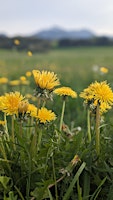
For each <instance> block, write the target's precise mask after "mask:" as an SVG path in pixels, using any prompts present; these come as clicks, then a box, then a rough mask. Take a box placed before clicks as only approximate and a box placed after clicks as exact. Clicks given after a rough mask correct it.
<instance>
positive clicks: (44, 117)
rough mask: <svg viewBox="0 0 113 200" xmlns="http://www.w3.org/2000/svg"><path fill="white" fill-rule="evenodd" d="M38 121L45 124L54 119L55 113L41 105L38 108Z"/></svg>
mask: <svg viewBox="0 0 113 200" xmlns="http://www.w3.org/2000/svg"><path fill="white" fill-rule="evenodd" d="M37 118H38V119H39V121H40V123H43V124H45V123H46V122H50V121H53V120H55V119H56V115H55V113H54V112H52V111H51V110H47V109H46V108H44V107H42V108H41V109H39V110H38V116H37Z"/></svg>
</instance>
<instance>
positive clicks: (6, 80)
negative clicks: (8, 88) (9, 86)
mask: <svg viewBox="0 0 113 200" xmlns="http://www.w3.org/2000/svg"><path fill="white" fill-rule="evenodd" d="M6 83H8V78H6V77H2V78H0V84H6Z"/></svg>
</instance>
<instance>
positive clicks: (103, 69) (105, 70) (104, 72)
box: [100, 67, 108, 74]
mask: <svg viewBox="0 0 113 200" xmlns="http://www.w3.org/2000/svg"><path fill="white" fill-rule="evenodd" d="M100 71H101V72H102V73H103V74H106V73H108V69H107V68H106V67H101V68H100Z"/></svg>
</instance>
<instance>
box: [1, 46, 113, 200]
mask: <svg viewBox="0 0 113 200" xmlns="http://www.w3.org/2000/svg"><path fill="white" fill-rule="evenodd" d="M102 68H105V69H107V72H106V71H102V70H101V69H102ZM33 70H39V71H40V73H42V71H43V70H44V71H47V72H48V71H50V72H54V73H55V74H57V77H58V78H59V80H60V84H61V85H60V86H59V87H63V86H65V87H70V88H71V89H72V90H73V91H75V92H76V93H77V97H76V98H71V97H73V95H72V94H71V95H70V94H69V95H64V96H63V95H62V96H63V97H64V99H63V101H62V98H61V97H59V95H58V96H57V95H55V94H54V95H53V101H49V100H47V102H46V100H45V99H46V98H47V99H49V97H48V96H49V95H50V91H49V93H48V90H49V89H48V88H47V91H45V90H44V91H43V92H46V93H43V95H45V96H43V98H41V96H39V94H40V95H42V89H43V88H41V90H39V88H38V89H36V90H35V98H31V97H30V98H29V99H28V101H29V102H30V103H32V104H34V105H35V106H36V107H38V109H40V110H41V107H42V108H44V107H45V105H47V108H49V109H50V110H52V111H53V112H54V113H55V114H56V116H57V118H56V120H55V122H51V123H50V124H49V123H47V125H46V123H45V122H40V118H39V117H38V118H36V119H38V120H36V119H34V116H30V114H29V113H28V111H27V110H26V109H27V106H28V105H27V106H25V105H26V104H27V102H24V103H25V105H23V104H22V105H21V106H23V107H21V109H20V107H19V108H18V112H19V109H20V110H21V111H22V113H21V112H20V113H18V115H17V113H16V115H15V114H14V115H15V116H16V117H14V116H13V115H12V114H11V116H10V114H7V113H5V112H6V110H5V109H6V108H5V109H4V110H2V103H1V104H0V109H1V113H0V114H1V115H0V120H1V121H0V122H1V124H0V129H1V135H0V137H1V138H0V143H1V148H0V169H1V173H0V199H3V200H19V199H20V200H33V199H36V200H42V199H44V200H45V199H50V200H68V199H69V200H94V199H95V200H96V199H97V200H112V196H113V191H112V187H113V158H112V153H113V147H112V144H113V135H112V127H113V119H112V116H113V109H112V108H111V109H109V106H108V103H109V102H110V103H111V102H112V97H111V99H110V100H108V102H107V103H106V105H107V109H108V112H106V113H104V114H103V115H102V116H99V117H97V114H99V113H98V110H97V108H98V106H100V104H101V100H100V102H98V103H97V105H96V106H95V108H94V109H95V110H93V112H92V110H90V111H89V108H88V106H89V105H86V107H85V106H84V99H83V98H81V97H80V93H81V92H82V91H83V90H84V89H85V88H87V87H88V86H89V85H90V84H91V83H94V82H95V81H97V82H98V83H99V84H100V83H101V82H103V81H107V83H108V84H109V85H107V86H108V87H109V86H110V88H111V89H112V90H113V47H78V48H67V49H53V50H51V51H48V52H47V53H33V54H32V56H31V55H30V56H29V55H28V52H25V51H23V52H22V51H17V50H16V49H14V50H12V51H9V50H3V49H2V50H0V72H1V73H0V78H2V77H5V78H8V83H5V84H3V83H2V82H0V87H1V90H0V92H1V94H0V95H1V102H2V98H3V99H4V98H5V96H4V95H5V93H6V92H7V93H9V92H15V91H18V92H20V93H21V94H22V95H23V96H26V98H27V96H28V94H31V95H32V96H33V95H34V89H35V88H36V83H35V82H36V77H35V75H34V76H33V74H32V75H31V76H26V72H32V71H33ZM41 75H42V74H40V76H41ZM46 75H47V74H46ZM22 77H24V78H25V77H26V80H27V81H28V82H27V84H26V83H25V82H23V83H21V84H19V85H18V84H17V85H15V84H14V85H13V84H10V82H11V81H14V80H21V81H23V80H22ZM107 83H105V87H106V84H107ZM43 85H44V83H43ZM99 86H100V85H99ZM88 91H89V90H88ZM105 95H106V93H105ZM65 96H69V97H68V98H67V97H66V98H67V99H66V100H65ZM50 98H51V97H50ZM94 98H95V96H94ZM103 98H104V97H103ZM91 100H92V102H90V103H91V105H90V106H92V104H93V103H94V104H95V102H93V100H94V99H93V98H92V99H91ZM86 101H87V104H89V101H88V100H87V99H86ZM102 101H104V100H102ZM37 102H38V104H37ZM64 102H65V104H63V103H64ZM62 105H64V107H62ZM93 106H94V105H93ZM110 106H112V103H111V105H110ZM24 109H25V111H24ZM63 109H64V110H63ZM91 109H92V108H91ZM105 109H106V107H105ZM63 111H64V112H63ZM4 113H5V114H6V115H5V114H4ZM88 113H90V114H88ZM29 117H30V118H29ZM97 119H99V120H97ZM2 120H4V121H5V123H4V124H3V122H2ZM98 121H99V122H98ZM6 123H7V126H6ZM59 124H60V128H59Z"/></svg>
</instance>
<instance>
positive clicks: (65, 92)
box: [54, 87, 77, 98]
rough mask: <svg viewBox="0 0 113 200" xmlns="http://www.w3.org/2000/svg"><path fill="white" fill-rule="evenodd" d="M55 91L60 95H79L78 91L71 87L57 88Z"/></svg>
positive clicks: (73, 96) (74, 96)
mask: <svg viewBox="0 0 113 200" xmlns="http://www.w3.org/2000/svg"><path fill="white" fill-rule="evenodd" d="M54 93H55V94H58V95H60V96H70V97H72V98H76V97H77V93H76V92H75V91H73V90H72V89H71V88H70V87H61V88H57V89H55V90H54Z"/></svg>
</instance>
